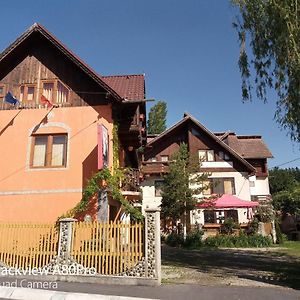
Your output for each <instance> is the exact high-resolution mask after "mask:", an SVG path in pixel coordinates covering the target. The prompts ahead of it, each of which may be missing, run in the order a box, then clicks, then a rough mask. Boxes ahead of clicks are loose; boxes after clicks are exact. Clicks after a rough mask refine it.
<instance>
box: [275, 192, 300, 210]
mask: <svg viewBox="0 0 300 300" xmlns="http://www.w3.org/2000/svg"><path fill="white" fill-rule="evenodd" d="M273 206H274V208H275V210H277V211H281V212H282V213H283V214H291V215H300V187H298V188H295V189H293V190H292V191H281V192H279V193H277V194H275V195H274V196H273Z"/></svg>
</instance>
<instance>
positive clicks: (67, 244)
mask: <svg viewBox="0 0 300 300" xmlns="http://www.w3.org/2000/svg"><path fill="white" fill-rule="evenodd" d="M76 221H77V220H76V219H73V218H65V219H61V220H59V240H58V258H60V259H63V260H66V259H68V258H69V257H70V256H71V244H72V228H73V223H74V222H76Z"/></svg>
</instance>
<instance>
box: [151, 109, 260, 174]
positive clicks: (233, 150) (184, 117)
mask: <svg viewBox="0 0 300 300" xmlns="http://www.w3.org/2000/svg"><path fill="white" fill-rule="evenodd" d="M189 120H191V121H192V122H193V123H194V124H196V126H198V127H199V128H200V129H201V130H203V131H204V132H205V133H206V134H207V135H209V136H210V137H211V138H212V139H213V140H215V141H216V142H217V143H218V144H219V145H220V146H221V147H223V148H224V149H225V150H227V151H228V152H229V153H231V154H232V155H233V156H234V157H235V158H236V159H237V160H239V161H240V162H241V163H242V164H243V165H245V166H246V167H247V168H248V169H249V170H250V171H251V172H255V168H254V167H253V166H252V165H251V164H250V163H249V162H248V161H246V160H245V158H244V157H242V156H241V155H240V154H239V153H238V152H237V151H236V150H235V149H234V148H232V147H230V146H229V145H228V144H227V143H226V142H225V141H222V140H221V139H220V137H219V136H216V135H215V134H214V133H213V132H211V131H210V130H209V129H207V128H206V127H205V126H204V125H203V124H201V123H200V122H199V121H198V120H197V119H195V118H194V117H193V116H192V115H190V114H188V113H185V114H184V116H183V119H182V120H180V121H179V122H177V123H176V124H174V125H173V126H171V127H170V128H168V129H167V130H165V131H164V132H162V133H161V134H159V135H158V136H156V137H155V138H153V139H152V140H150V141H149V142H148V143H147V145H146V147H150V146H152V145H153V144H154V143H156V142H159V141H160V140H161V139H162V138H165V136H166V135H167V134H169V133H170V132H172V131H173V130H175V129H176V128H178V127H179V126H181V125H182V124H184V123H185V122H187V121H189ZM229 136H230V135H229Z"/></svg>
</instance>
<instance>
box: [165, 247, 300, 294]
mask: <svg viewBox="0 0 300 300" xmlns="http://www.w3.org/2000/svg"><path fill="white" fill-rule="evenodd" d="M162 263H163V264H164V265H169V266H182V267H189V268H193V269H196V270H198V271H199V272H202V273H212V274H214V275H216V276H222V277H225V276H226V275H227V276H229V275H231V276H237V277H239V278H245V279H250V280H255V281H259V282H265V283H270V284H274V285H280V286H284V287H291V288H294V289H300V259H298V258H297V257H292V256H288V255H283V254H280V253H277V252H271V251H262V250H237V249H213V248H204V249H201V250H186V249H181V248H173V247H169V246H166V245H163V246H162Z"/></svg>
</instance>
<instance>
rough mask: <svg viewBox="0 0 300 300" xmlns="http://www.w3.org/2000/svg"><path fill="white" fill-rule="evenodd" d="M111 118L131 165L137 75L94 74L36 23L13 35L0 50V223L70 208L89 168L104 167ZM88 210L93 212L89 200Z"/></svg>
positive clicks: (137, 135)
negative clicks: (10, 99) (12, 99)
mask: <svg viewBox="0 0 300 300" xmlns="http://www.w3.org/2000/svg"><path fill="white" fill-rule="evenodd" d="M8 92H10V93H11V95H13V96H14V97H15V98H16V99H17V100H18V101H19V102H18V103H17V104H16V105H13V104H10V103H6V102H5V99H6V98H5V97H6V96H7V93H8ZM42 96H44V97H45V98H46V99H47V101H46V102H45V100H44V101H43V100H41V99H42ZM45 98H44V99H45ZM52 105H53V106H52ZM115 123H117V124H118V125H119V126H118V138H119V144H120V149H119V159H120V165H121V166H123V167H131V168H138V160H139V159H138V156H137V154H136V153H137V151H136V149H138V148H139V147H140V146H141V145H143V144H144V142H145V89H144V76H143V75H124V76H101V75H99V74H97V73H95V72H94V71H93V70H92V69H91V68H90V67H89V66H87V65H86V64H85V63H84V62H82V61H81V60H80V59H79V58H78V57H77V56H76V55H74V54H73V53H72V52H71V51H70V50H68V49H67V48H66V47H65V46H64V45H63V44H62V43H61V42H59V41H58V40H57V39H56V38H55V37H54V36H53V35H52V34H50V33H49V32H48V31H47V30H46V29H45V28H43V27H42V26H41V25H39V24H34V25H33V26H31V27H30V28H29V29H28V30H27V31H26V32H24V33H23V34H22V35H21V36H20V37H18V38H17V39H16V41H15V42H14V43H12V44H11V45H10V46H9V47H8V48H7V49H5V50H4V51H3V52H2V54H0V147H1V155H0V221H28V222H29V221H30V222H52V221H55V220H56V219H57V217H58V216H60V215H62V214H63V213H65V212H66V211H67V210H68V209H70V208H72V207H74V206H75V205H76V204H77V203H78V202H79V201H80V199H81V197H82V191H83V188H84V187H85V185H86V182H87V180H88V179H89V178H90V177H91V176H92V174H93V173H95V172H97V170H98V169H99V168H102V167H103V165H105V164H107V165H108V166H109V167H111V166H112V159H113V157H112V152H113V151H112V149H113V145H112V143H113V140H112V130H113V126H114V124H115ZM99 136H100V138H99ZM99 147H100V148H101V151H100V150H99ZM103 147H104V151H105V153H103ZM124 194H126V191H124ZM128 194H130V195H131V196H132V195H135V194H134V193H133V192H131V191H130V192H128ZM109 204H110V205H109V206H108V209H107V211H106V213H107V215H108V217H109V216H110V217H112V215H113V214H114V213H115V211H116V207H114V206H116V205H117V204H115V203H113V202H112V201H111V202H110V203H109ZM89 213H90V215H91V216H92V218H94V219H97V218H98V215H99V209H98V202H97V201H95V205H94V207H93V209H92V210H91V211H90V212H89Z"/></svg>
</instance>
